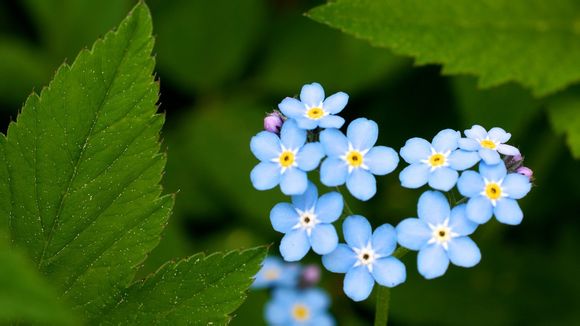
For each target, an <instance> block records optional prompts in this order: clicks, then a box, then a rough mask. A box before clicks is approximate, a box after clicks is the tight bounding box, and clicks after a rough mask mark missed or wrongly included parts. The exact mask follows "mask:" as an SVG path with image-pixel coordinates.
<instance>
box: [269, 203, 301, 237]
mask: <svg viewBox="0 0 580 326" xmlns="http://www.w3.org/2000/svg"><path fill="white" fill-rule="evenodd" d="M299 219H300V216H298V213H297V212H296V210H295V209H294V206H292V205H290V204H289V203H279V204H276V206H274V208H272V210H271V211H270V222H272V227H273V228H274V230H276V231H278V232H281V233H287V232H290V230H292V227H294V225H296V223H298V222H299Z"/></svg>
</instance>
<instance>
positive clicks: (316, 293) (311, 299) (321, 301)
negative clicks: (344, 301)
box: [302, 288, 330, 311]
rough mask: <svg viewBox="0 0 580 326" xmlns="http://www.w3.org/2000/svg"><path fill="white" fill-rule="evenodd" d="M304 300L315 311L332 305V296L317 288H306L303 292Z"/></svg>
mask: <svg viewBox="0 0 580 326" xmlns="http://www.w3.org/2000/svg"><path fill="white" fill-rule="evenodd" d="M302 300H304V303H305V304H306V306H308V308H310V309H311V310H313V311H321V310H324V309H327V308H328V307H329V306H330V298H329V297H328V294H326V292H324V291H322V290H321V289H317V288H310V289H306V290H304V292H303V293H302Z"/></svg>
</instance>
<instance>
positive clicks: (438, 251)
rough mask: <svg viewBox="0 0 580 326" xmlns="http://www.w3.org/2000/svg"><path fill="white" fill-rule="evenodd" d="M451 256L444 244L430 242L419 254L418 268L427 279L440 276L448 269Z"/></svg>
mask: <svg viewBox="0 0 580 326" xmlns="http://www.w3.org/2000/svg"><path fill="white" fill-rule="evenodd" d="M448 266H449V258H448V257H447V253H446V252H445V250H444V249H443V247H442V246H440V245H438V244H430V245H427V246H425V247H423V248H422V249H421V250H420V251H419V254H418V255H417V269H418V270H419V274H421V275H423V277H424V278H426V279H433V278H436V277H439V276H441V275H443V274H445V272H446V271H447V267H448Z"/></svg>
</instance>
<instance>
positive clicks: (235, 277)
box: [105, 247, 266, 325]
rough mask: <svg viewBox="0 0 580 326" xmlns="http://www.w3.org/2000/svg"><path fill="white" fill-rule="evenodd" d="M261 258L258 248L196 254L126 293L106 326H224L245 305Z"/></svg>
mask: <svg viewBox="0 0 580 326" xmlns="http://www.w3.org/2000/svg"><path fill="white" fill-rule="evenodd" d="M265 255H266V249H265V248H264V247H261V248H254V249H249V250H245V251H242V252H237V251H234V252H230V253H228V254H226V255H222V254H213V255H210V256H208V257H204V255H203V254H197V255H194V256H192V257H189V258H187V259H185V260H182V261H180V262H178V263H169V264H166V265H165V266H163V267H162V268H160V269H159V271H157V273H155V274H154V275H152V276H151V277H149V278H147V279H145V280H143V281H142V282H138V283H135V284H134V285H133V286H131V288H130V289H128V291H127V293H126V295H125V296H124V298H123V301H122V302H121V303H120V304H119V305H118V306H117V307H115V308H114V309H113V310H112V311H110V312H108V313H107V314H106V317H105V323H107V324H127V325H156V324H161V323H162V324H167V325H185V324H188V325H210V324H218V325H223V324H226V323H227V322H228V321H229V319H230V318H231V317H230V316H229V314H230V313H232V312H233V311H234V310H235V309H237V308H238V307H239V306H240V304H241V303H242V302H243V300H244V299H245V293H244V291H245V290H246V289H247V288H248V286H250V284H251V283H252V276H253V275H255V274H256V273H257V272H258V269H259V265H260V263H261V262H262V260H263V259H264V257H265Z"/></svg>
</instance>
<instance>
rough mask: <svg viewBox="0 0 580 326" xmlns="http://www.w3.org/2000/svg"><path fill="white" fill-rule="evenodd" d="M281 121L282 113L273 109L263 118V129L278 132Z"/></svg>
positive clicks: (282, 120)
mask: <svg viewBox="0 0 580 326" xmlns="http://www.w3.org/2000/svg"><path fill="white" fill-rule="evenodd" d="M283 123H284V119H283V117H282V115H281V114H280V113H279V112H278V111H274V112H272V113H269V114H268V115H267V116H266V117H265V118H264V130H267V131H269V132H273V133H275V134H277V133H279V132H280V128H281V127H282V124H283Z"/></svg>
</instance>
